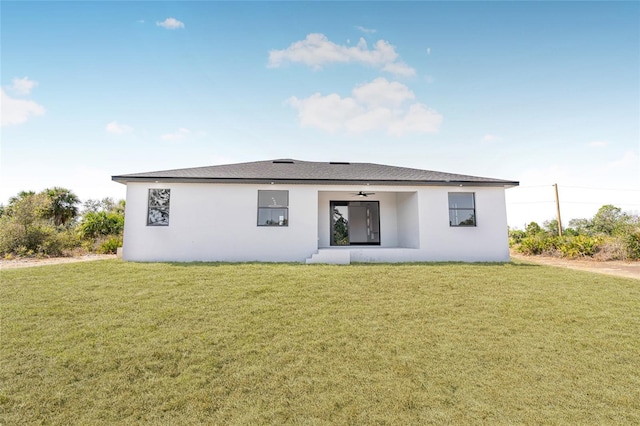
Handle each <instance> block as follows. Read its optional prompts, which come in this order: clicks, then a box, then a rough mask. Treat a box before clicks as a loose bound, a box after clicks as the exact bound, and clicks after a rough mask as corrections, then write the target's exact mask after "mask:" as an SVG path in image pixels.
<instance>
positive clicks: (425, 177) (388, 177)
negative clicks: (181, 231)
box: [112, 159, 518, 186]
mask: <svg viewBox="0 0 640 426" xmlns="http://www.w3.org/2000/svg"><path fill="white" fill-rule="evenodd" d="M112 179H113V180H114V181H116V182H120V183H125V184H126V183H127V182H150V181H151V182H155V181H158V182H168V181H170V182H219V183H265V182H267V183H270V182H275V183H294V184H305V183H307V184H308V183H318V184H350V183H355V184H359V183H370V184H379V185H434V184H440V185H451V184H460V183H466V184H475V185H491V186H516V185H518V182H515V181H507V180H501V179H492V178H485V177H478V176H468V175H460V174H454V173H444V172H435V171H429V170H420V169H411V168H407V167H395V166H385V165H382V164H373V163H346V162H312V161H300V160H290V159H280V160H268V161H255V162H250V163H238V164H224V165H219V166H208V167H194V168H189V169H174V170H163V171H157V172H146V173H132V174H126V175H117V176H112Z"/></svg>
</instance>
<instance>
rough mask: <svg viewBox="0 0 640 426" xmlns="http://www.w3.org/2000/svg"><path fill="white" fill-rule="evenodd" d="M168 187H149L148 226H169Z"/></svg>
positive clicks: (169, 192) (169, 191)
mask: <svg viewBox="0 0 640 426" xmlns="http://www.w3.org/2000/svg"><path fill="white" fill-rule="evenodd" d="M170 194H171V190H170V189H149V204H148V210H147V212H148V214H147V225H148V226H169V197H170Z"/></svg>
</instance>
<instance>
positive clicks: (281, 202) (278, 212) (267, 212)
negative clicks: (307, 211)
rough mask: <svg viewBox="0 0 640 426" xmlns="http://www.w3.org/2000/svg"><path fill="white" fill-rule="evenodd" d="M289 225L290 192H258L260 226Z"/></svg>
mask: <svg viewBox="0 0 640 426" xmlns="http://www.w3.org/2000/svg"><path fill="white" fill-rule="evenodd" d="M288 225H289V191H260V190H259V191H258V226H288Z"/></svg>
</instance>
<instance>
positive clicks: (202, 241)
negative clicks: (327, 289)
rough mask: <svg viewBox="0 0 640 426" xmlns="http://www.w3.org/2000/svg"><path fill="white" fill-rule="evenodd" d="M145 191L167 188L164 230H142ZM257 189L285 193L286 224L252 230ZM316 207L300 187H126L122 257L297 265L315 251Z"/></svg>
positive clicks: (312, 195)
mask: <svg viewBox="0 0 640 426" xmlns="http://www.w3.org/2000/svg"><path fill="white" fill-rule="evenodd" d="M149 188H169V189H171V199H170V213H169V226H147V197H148V190H149ZM259 189H262V190H288V191H289V226H273V227H270V226H257V214H258V213H257V210H258V206H257V201H258V190H259ZM317 204H318V196H317V193H316V191H310V190H309V188H308V187H306V186H303V185H292V186H285V185H233V184H225V185H211V184H202V183H163V182H159V183H129V184H128V185H127V205H126V221H125V231H124V247H123V258H124V259H125V260H134V261H226V262H236V261H254V260H261V261H268V262H291V261H300V262H302V261H304V260H305V259H306V258H308V257H310V256H311V255H312V254H313V253H315V252H316V251H317V248H318V245H317V238H318V237H317V229H318V228H317V221H316V215H317Z"/></svg>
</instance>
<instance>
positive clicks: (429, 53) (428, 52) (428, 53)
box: [427, 47, 431, 55]
mask: <svg viewBox="0 0 640 426" xmlns="http://www.w3.org/2000/svg"><path fill="white" fill-rule="evenodd" d="M427 55H431V48H430V47H427Z"/></svg>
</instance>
